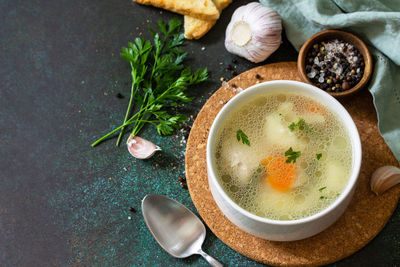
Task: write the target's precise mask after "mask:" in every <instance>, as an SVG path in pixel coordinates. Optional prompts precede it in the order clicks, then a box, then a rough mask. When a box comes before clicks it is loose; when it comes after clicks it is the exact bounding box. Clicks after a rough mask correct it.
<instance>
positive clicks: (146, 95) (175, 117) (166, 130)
mask: <svg viewBox="0 0 400 267" xmlns="http://www.w3.org/2000/svg"><path fill="white" fill-rule="evenodd" d="M181 26H182V22H181V21H180V20H179V19H177V18H175V19H172V20H170V21H169V22H168V24H166V23H164V22H163V21H159V22H158V25H157V27H156V29H157V30H158V32H156V31H154V30H153V29H151V28H150V33H151V34H152V36H153V39H154V40H153V44H152V43H151V42H150V41H149V40H145V39H144V38H136V39H135V42H134V43H128V47H124V48H122V53H121V57H122V58H123V59H125V60H126V61H127V62H128V63H129V64H130V66H131V77H132V85H131V96H130V99H129V104H128V108H127V110H126V113H125V118H124V121H123V123H122V125H120V126H119V127H117V128H115V129H114V130H112V131H111V132H109V133H108V134H106V135H104V136H103V137H101V138H100V139H99V140H97V141H96V142H94V143H93V144H92V146H96V145H97V144H99V143H100V142H102V141H103V140H105V139H107V138H108V137H110V136H111V135H113V134H114V133H116V132H118V131H120V134H119V136H118V140H117V146H118V145H119V144H120V142H121V139H122V136H123V133H124V130H125V128H126V127H127V126H128V125H132V134H133V135H137V134H138V133H139V132H140V131H141V130H142V129H143V127H144V126H145V125H147V124H150V125H154V126H155V127H156V129H157V132H158V134H160V135H168V134H171V133H172V132H173V131H174V130H175V129H177V128H179V125H180V124H181V123H182V122H184V121H186V120H187V117H186V116H185V115H183V114H180V113H178V111H179V110H178V108H179V107H181V106H182V104H183V103H186V102H190V101H192V98H191V97H189V96H188V95H187V93H186V90H187V88H188V86H190V85H194V84H197V83H200V82H203V81H205V80H206V79H207V77H208V72H207V69H206V68H202V69H198V70H196V71H195V72H194V73H192V72H191V70H190V68H187V67H185V66H184V64H183V61H184V59H185V58H186V56H187V53H185V52H184V51H183V50H182V48H181V46H182V44H183V41H184V35H183V34H182V33H180V30H181ZM134 104H135V106H136V109H135V110H136V112H135V113H134V114H133V115H131V113H132V111H133V110H134V107H133V106H134ZM172 112H173V113H172Z"/></svg>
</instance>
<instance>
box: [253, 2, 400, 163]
mask: <svg viewBox="0 0 400 267" xmlns="http://www.w3.org/2000/svg"><path fill="white" fill-rule="evenodd" d="M260 2H261V3H262V4H263V5H265V6H268V7H270V8H272V9H274V10H276V11H277V12H278V13H279V14H280V16H281V18H282V21H283V26H284V28H285V31H286V35H287V38H288V39H289V41H290V42H291V43H292V44H293V46H294V47H295V48H296V49H297V50H300V48H301V45H302V44H303V43H304V42H305V41H306V40H307V39H308V38H309V37H310V36H311V35H313V34H315V33H317V32H319V31H322V30H325V29H342V30H345V31H349V32H352V33H354V34H356V35H357V36H359V37H360V38H361V39H362V40H363V41H364V42H365V43H366V44H367V45H368V47H369V49H370V52H371V53H372V54H373V56H374V72H373V76H372V79H371V82H370V84H369V90H370V92H371V94H372V96H373V99H374V105H375V108H376V111H377V114H378V126H379V130H380V133H381V135H382V136H383V138H384V139H385V141H386V143H387V144H388V145H389V147H390V149H391V150H392V152H393V154H394V155H395V157H396V158H397V160H398V161H399V162H400V1H398V0H393V1H389V0H380V1H378V0H354V1H353V0H352V1H349V0H298V1H296V0H284V1H283V0H260Z"/></svg>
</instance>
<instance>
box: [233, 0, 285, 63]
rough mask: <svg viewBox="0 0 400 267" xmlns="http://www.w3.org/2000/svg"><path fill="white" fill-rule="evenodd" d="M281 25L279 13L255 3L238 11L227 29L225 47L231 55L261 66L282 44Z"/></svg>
mask: <svg viewBox="0 0 400 267" xmlns="http://www.w3.org/2000/svg"><path fill="white" fill-rule="evenodd" d="M281 33H282V22H281V18H280V16H279V14H278V13H276V12H275V11H274V10H273V9H271V8H269V7H266V6H263V5H262V4H260V3H256V2H252V3H250V4H247V5H245V6H241V7H239V8H238V9H236V10H235V12H234V13H233V15H232V19H231V22H230V23H229V25H228V27H227V28H226V36H225V47H226V49H227V50H228V51H229V52H230V53H232V54H236V55H239V56H242V57H244V58H246V59H248V60H250V61H252V62H255V63H258V62H261V61H264V60H265V59H267V58H268V57H269V56H270V55H271V54H272V53H273V52H275V50H276V49H278V47H279V46H280V44H281Z"/></svg>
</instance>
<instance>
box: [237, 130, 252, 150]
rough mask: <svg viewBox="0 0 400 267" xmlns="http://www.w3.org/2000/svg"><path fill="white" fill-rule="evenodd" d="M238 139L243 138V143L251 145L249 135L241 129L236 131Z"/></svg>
mask: <svg viewBox="0 0 400 267" xmlns="http://www.w3.org/2000/svg"><path fill="white" fill-rule="evenodd" d="M236 139H237V140H238V141H239V142H240V139H242V143H243V144H245V145H248V146H250V141H249V138H248V137H247V135H246V134H245V133H244V132H243V131H242V130H241V129H239V130H237V132H236Z"/></svg>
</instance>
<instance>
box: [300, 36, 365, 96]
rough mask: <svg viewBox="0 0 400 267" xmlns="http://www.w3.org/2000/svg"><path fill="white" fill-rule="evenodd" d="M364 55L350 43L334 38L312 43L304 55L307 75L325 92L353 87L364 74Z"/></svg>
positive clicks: (341, 90)
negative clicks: (305, 55)
mask: <svg viewBox="0 0 400 267" xmlns="http://www.w3.org/2000/svg"><path fill="white" fill-rule="evenodd" d="M364 67H365V63H364V57H363V56H362V54H361V53H360V51H358V49H357V48H356V47H354V46H353V45H352V44H349V43H347V42H344V41H342V40H338V39H334V40H329V41H327V42H320V43H317V44H314V45H313V47H312V49H311V50H310V51H309V52H308V53H307V57H306V73H307V77H308V78H309V79H310V80H311V82H313V83H314V84H315V85H316V86H317V87H319V88H321V89H323V90H325V91H327V92H343V91H346V90H349V89H350V88H352V87H354V86H355V85H356V84H357V83H358V82H359V81H360V80H361V78H362V77H363V75H364Z"/></svg>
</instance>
